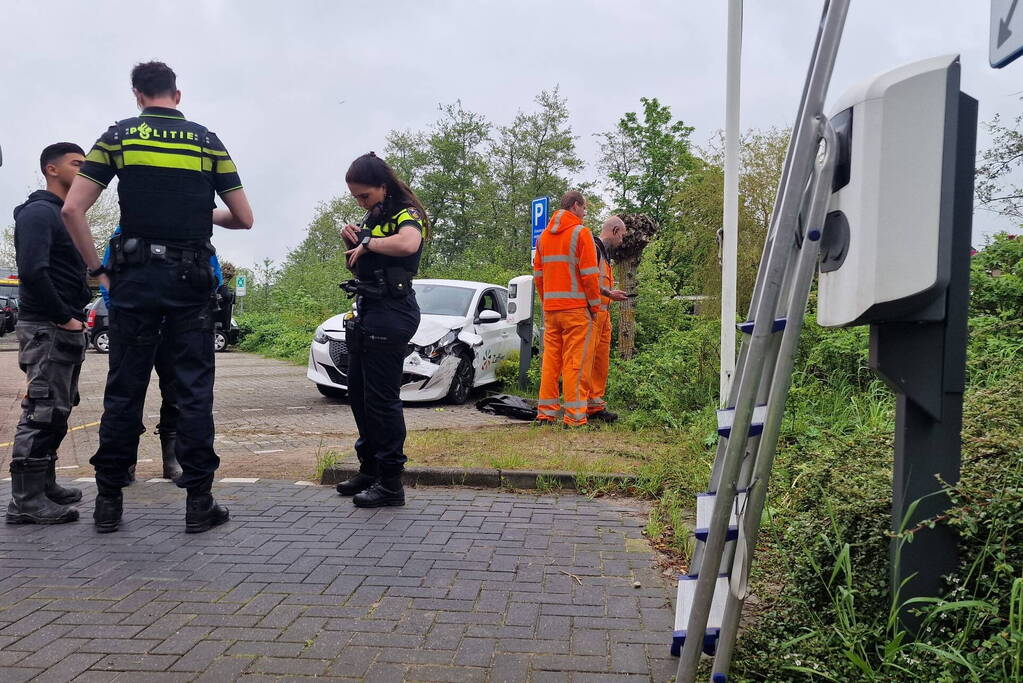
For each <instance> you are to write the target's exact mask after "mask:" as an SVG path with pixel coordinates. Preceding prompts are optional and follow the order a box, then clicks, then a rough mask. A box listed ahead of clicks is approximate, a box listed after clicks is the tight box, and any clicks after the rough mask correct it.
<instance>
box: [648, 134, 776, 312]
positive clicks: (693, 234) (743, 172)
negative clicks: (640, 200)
mask: <svg viewBox="0 0 1023 683" xmlns="http://www.w3.org/2000/svg"><path fill="white" fill-rule="evenodd" d="M788 140H789V131H788V130H784V129H779V128H769V129H767V130H756V129H751V130H748V131H746V132H745V133H744V134H743V136H742V139H741V140H740V147H739V155H740V156H739V163H740V171H739V244H738V271H737V277H738V284H737V292H736V297H737V302H738V308H739V309H740V310H746V308H747V307H748V306H749V302H750V299H751V297H752V294H753V286H754V284H755V282H756V275H757V267H758V265H759V263H760V256H761V254H762V252H763V248H764V240H765V239H766V236H767V231H768V229H769V228H770V225H771V216H772V213H773V211H774V199H775V194H776V192H777V188H778V182H779V181H780V179H781V168H782V165H783V163H784V161H785V153H786V150H787V149H788ZM701 156H702V157H704V158H702V159H699V160H698V161H697V163H696V168H695V170H693V171H692V172H691V173H690V175H689V176H688V177H687V178H686V181H685V183H683V185H682V188H681V189H680V190H679V192H678V194H677V195H676V196H675V198H674V201H673V202H672V207H671V209H672V212H673V213H674V215H675V219H674V220H673V221H672V222H671V223H670V225H671V228H670V229H668V230H665V231H663V232H662V233H661V236H660V237H659V238H658V241H657V247H656V252H655V254H656V258H657V259H658V260H659V261H660V262H661V263H662V264H663V265H664V266H665V267H666V269H667V270H668V271H669V272H670V273H671V276H672V278H673V280H674V282H673V284H674V289H675V291H676V293H678V294H696V295H706V296H712V297H715V298H716V297H718V295H719V293H720V290H721V264H720V256H719V252H718V243H717V235H718V230H719V229H720V228H721V225H722V218H723V216H722V212H723V203H722V198H723V196H724V170H723V166H724V145H723V141H722V138H721V135H720V133H719V134H718V136H717V137H716V138H715V139H714V140H712V141H711V143H710V145H709V147H708V149H707V150H704V151H702V152H701ZM703 308H704V310H706V311H708V313H710V312H715V311H716V309H715V307H714V306H704V307H703ZM714 314H716V312H715V313H714Z"/></svg>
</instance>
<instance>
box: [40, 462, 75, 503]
mask: <svg viewBox="0 0 1023 683" xmlns="http://www.w3.org/2000/svg"><path fill="white" fill-rule="evenodd" d="M49 460H50V464H49V467H48V468H47V471H46V497H47V498H49V499H50V500H52V501H53V502H54V503H57V504H59V505H70V504H71V503H77V502H78V501H80V500H81V499H82V490H81V489H76V488H70V487H65V486H61V485H60V484H58V483H57V456H56V454H53V455H50V458H49Z"/></svg>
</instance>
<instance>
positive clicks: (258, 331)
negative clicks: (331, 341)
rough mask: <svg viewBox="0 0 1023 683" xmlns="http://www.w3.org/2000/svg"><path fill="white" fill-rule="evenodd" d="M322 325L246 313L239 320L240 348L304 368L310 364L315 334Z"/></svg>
mask: <svg viewBox="0 0 1023 683" xmlns="http://www.w3.org/2000/svg"><path fill="white" fill-rule="evenodd" d="M314 320H315V322H314ZM321 322H323V320H322V319H316V318H309V319H307V320H301V319H300V318H298V317H288V318H285V317H282V316H280V315H278V314H275V313H246V314H245V315H243V316H241V317H240V318H239V320H238V326H239V327H240V328H241V335H242V337H241V341H240V342H239V344H238V347H239V348H240V349H241V350H242V351H252V352H255V353H261V354H264V355H266V356H270V357H271V358H280V359H282V360H286V361H290V362H292V363H295V364H299V365H301V364H304V363H305V362H306V361H307V360H308V357H309V345H310V343H312V341H313V333H314V332H315V330H316V327H317V325H319V324H320V323H321Z"/></svg>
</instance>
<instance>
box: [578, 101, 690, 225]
mask: <svg viewBox="0 0 1023 683" xmlns="http://www.w3.org/2000/svg"><path fill="white" fill-rule="evenodd" d="M640 101H641V102H642V103H643V120H642V121H640V120H639V117H638V116H637V115H636V113H635V112H629V113H627V114H625V116H623V117H622V118H621V120H619V121H618V125H617V127H616V128H615V129H614V130H611V131H607V132H604V133H600V134H599V135H598V138H600V140H601V142H600V152H601V157H600V163H599V167H600V168H601V169H602V170H603V171H604V172H605V173H607V177H608V186H607V189H608V191H609V193H610V194H611V196H612V197H613V198H614V203H615V206H616V208H617V210H619V211H624V212H627V213H644V214H646V215H648V216H649V217H650V218H651V219H652V220H653V221H654V222H655V223H657V224H658V225H660V226H662V227H663V228H668V229H670V228H671V227H672V226H671V222H672V220H673V219H674V218H675V216H674V215H672V212H671V202H672V199H673V198H674V197H675V195H676V194H678V192H679V190H680V189H681V188H682V184H683V183H684V182H685V179H686V178H687V177H688V176H689V174H690V172H691V171H693V170H694V169H695V168H696V165H697V163H696V159H695V158H694V157H693V155H692V153H691V152H690V143H689V135H690V134H691V133H692V132H693V129H692V127H690V126H687V125H685V124H684V123H683V122H682V121H674V122H673V121H672V117H671V109H670V108H669V107H667V106H665V105H662V104H661V103H660V102H658V101H657V98H652V99H650V98H646V97H644V98H642V99H641V100H640Z"/></svg>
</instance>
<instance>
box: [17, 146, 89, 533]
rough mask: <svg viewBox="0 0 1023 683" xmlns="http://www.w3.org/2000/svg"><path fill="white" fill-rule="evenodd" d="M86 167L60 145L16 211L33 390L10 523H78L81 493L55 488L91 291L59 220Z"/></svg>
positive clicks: (22, 326)
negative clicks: (38, 185) (41, 183)
mask: <svg viewBox="0 0 1023 683" xmlns="http://www.w3.org/2000/svg"><path fill="white" fill-rule="evenodd" d="M83 161H85V154H84V153H83V151H82V148H81V147H79V146H78V145H75V144H73V143H70V142H58V143H56V144H53V145H50V146H49V147H47V148H46V149H44V150H43V153H42V156H41V157H40V159H39V166H40V168H41V169H42V172H43V177H44V178H46V189H45V190H37V191H35V192H33V193H32V194H31V195H29V197H28V201H26V202H25V203H24V204H22V205H21V206H19V207H18V208H16V209H15V210H14V221H15V225H14V246H15V250H16V252H17V260H18V274H19V277H20V279H21V285H20V290H19V293H20V296H21V316H20V319H19V321H18V325H17V328H16V330H17V335H18V344H19V351H18V363H19V365H21V369H22V370H24V371H25V375H26V377H27V379H28V389H27V391H26V392H25V398H24V400H23V401H22V402H21V407H22V414H21V420H20V421H19V422H18V428H17V431H16V432H15V437H14V450H13V452H12V454H11V481H12V485H11V495H12V499H11V502H10V504H9V505H8V506H7V522H8V523H10V524H62V523H64V522H73V521H75V520H77V519H78V510H76V509H74V508H72V507H68V505H69V504H70V503H77V502H78V501H79V500H81V499H82V492H81V491H79V490H78V489H71V488H63V487H62V486H59V485H58V484H57V481H56V475H55V469H56V460H57V448H58V447H59V446H60V442H61V441H62V440H63V439H64V436H65V435H66V434H67V429H68V424H67V421H68V416H69V415H70V413H71V408H72V406H74V405H77V403H78V375H79V373H80V371H81V368H82V361H83V360H85V332H84V330H85V324H84V320H85V313H84V311H83V310H82V309H83V307H84V306H85V305H86V304H87V303H89V298H90V296H89V288H88V287H87V286H86V283H85V263H84V262H83V261H82V258H81V256H79V254H78V251H77V249H76V248H75V245H74V243H73V242H72V241H71V237H70V236H69V235H68V232H67V230H66V229H65V227H64V221H63V220H62V219H61V217H60V210H61V207H63V205H64V199H65V197H67V193H68V189H69V188H70V187H71V182H72V181H73V180H74V179H75V176H76V175H77V173H78V168H79V166H81V165H82V162H83Z"/></svg>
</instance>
